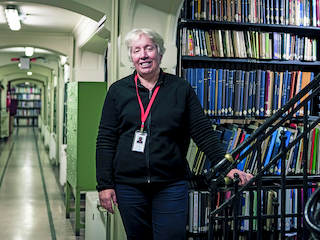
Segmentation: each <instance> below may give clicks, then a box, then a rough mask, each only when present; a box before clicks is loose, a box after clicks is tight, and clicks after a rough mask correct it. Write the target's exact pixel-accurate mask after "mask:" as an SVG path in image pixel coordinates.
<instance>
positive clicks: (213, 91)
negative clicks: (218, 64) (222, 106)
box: [210, 68, 217, 116]
mask: <svg viewBox="0 0 320 240" xmlns="http://www.w3.org/2000/svg"><path fill="white" fill-rule="evenodd" d="M216 71H217V70H216V69H214V68H212V78H211V84H210V103H211V114H212V116H216V114H217V112H216V110H217V109H216Z"/></svg>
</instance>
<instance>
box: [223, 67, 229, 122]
mask: <svg viewBox="0 0 320 240" xmlns="http://www.w3.org/2000/svg"><path fill="white" fill-rule="evenodd" d="M225 72H226V83H225V90H224V92H225V105H224V116H228V107H229V98H230V96H229V69H225Z"/></svg>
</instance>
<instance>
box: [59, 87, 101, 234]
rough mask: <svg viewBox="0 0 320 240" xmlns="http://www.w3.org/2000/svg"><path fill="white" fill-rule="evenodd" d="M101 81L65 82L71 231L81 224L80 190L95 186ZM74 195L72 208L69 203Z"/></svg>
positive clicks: (68, 199)
mask: <svg viewBox="0 0 320 240" xmlns="http://www.w3.org/2000/svg"><path fill="white" fill-rule="evenodd" d="M106 92H107V91H106V83H105V82H69V83H68V84H67V112H66V116H67V119H66V121H67V126H66V130H67V134H66V141H67V148H66V152H67V176H66V195H65V197H66V217H67V218H70V213H71V212H74V213H75V232H76V235H77V236H79V234H80V229H81V228H83V227H84V224H83V223H82V222H80V220H81V215H80V214H81V194H83V193H84V192H87V191H94V190H95V189H96V185H97V183H96V178H95V148H96V138H97V134H98V128H99V123H100V116H101V111H102V106H103V102H104V99H105V96H106ZM71 198H74V202H75V204H74V208H72V207H71Z"/></svg>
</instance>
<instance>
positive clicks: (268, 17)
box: [265, 0, 270, 24]
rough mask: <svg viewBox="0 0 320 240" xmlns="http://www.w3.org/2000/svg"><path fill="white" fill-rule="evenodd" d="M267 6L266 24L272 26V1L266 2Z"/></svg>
mask: <svg viewBox="0 0 320 240" xmlns="http://www.w3.org/2000/svg"><path fill="white" fill-rule="evenodd" d="M265 4H266V23H267V24H270V0H265Z"/></svg>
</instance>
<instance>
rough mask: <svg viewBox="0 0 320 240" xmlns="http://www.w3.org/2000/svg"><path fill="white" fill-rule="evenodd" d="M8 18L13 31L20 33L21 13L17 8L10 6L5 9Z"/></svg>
mask: <svg viewBox="0 0 320 240" xmlns="http://www.w3.org/2000/svg"><path fill="white" fill-rule="evenodd" d="M5 14H6V18H7V21H8V24H9V27H10V29H11V30H12V31H18V30H20V28H21V25H20V18H19V13H18V10H17V8H16V6H13V5H8V6H7V8H6V9H5Z"/></svg>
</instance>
